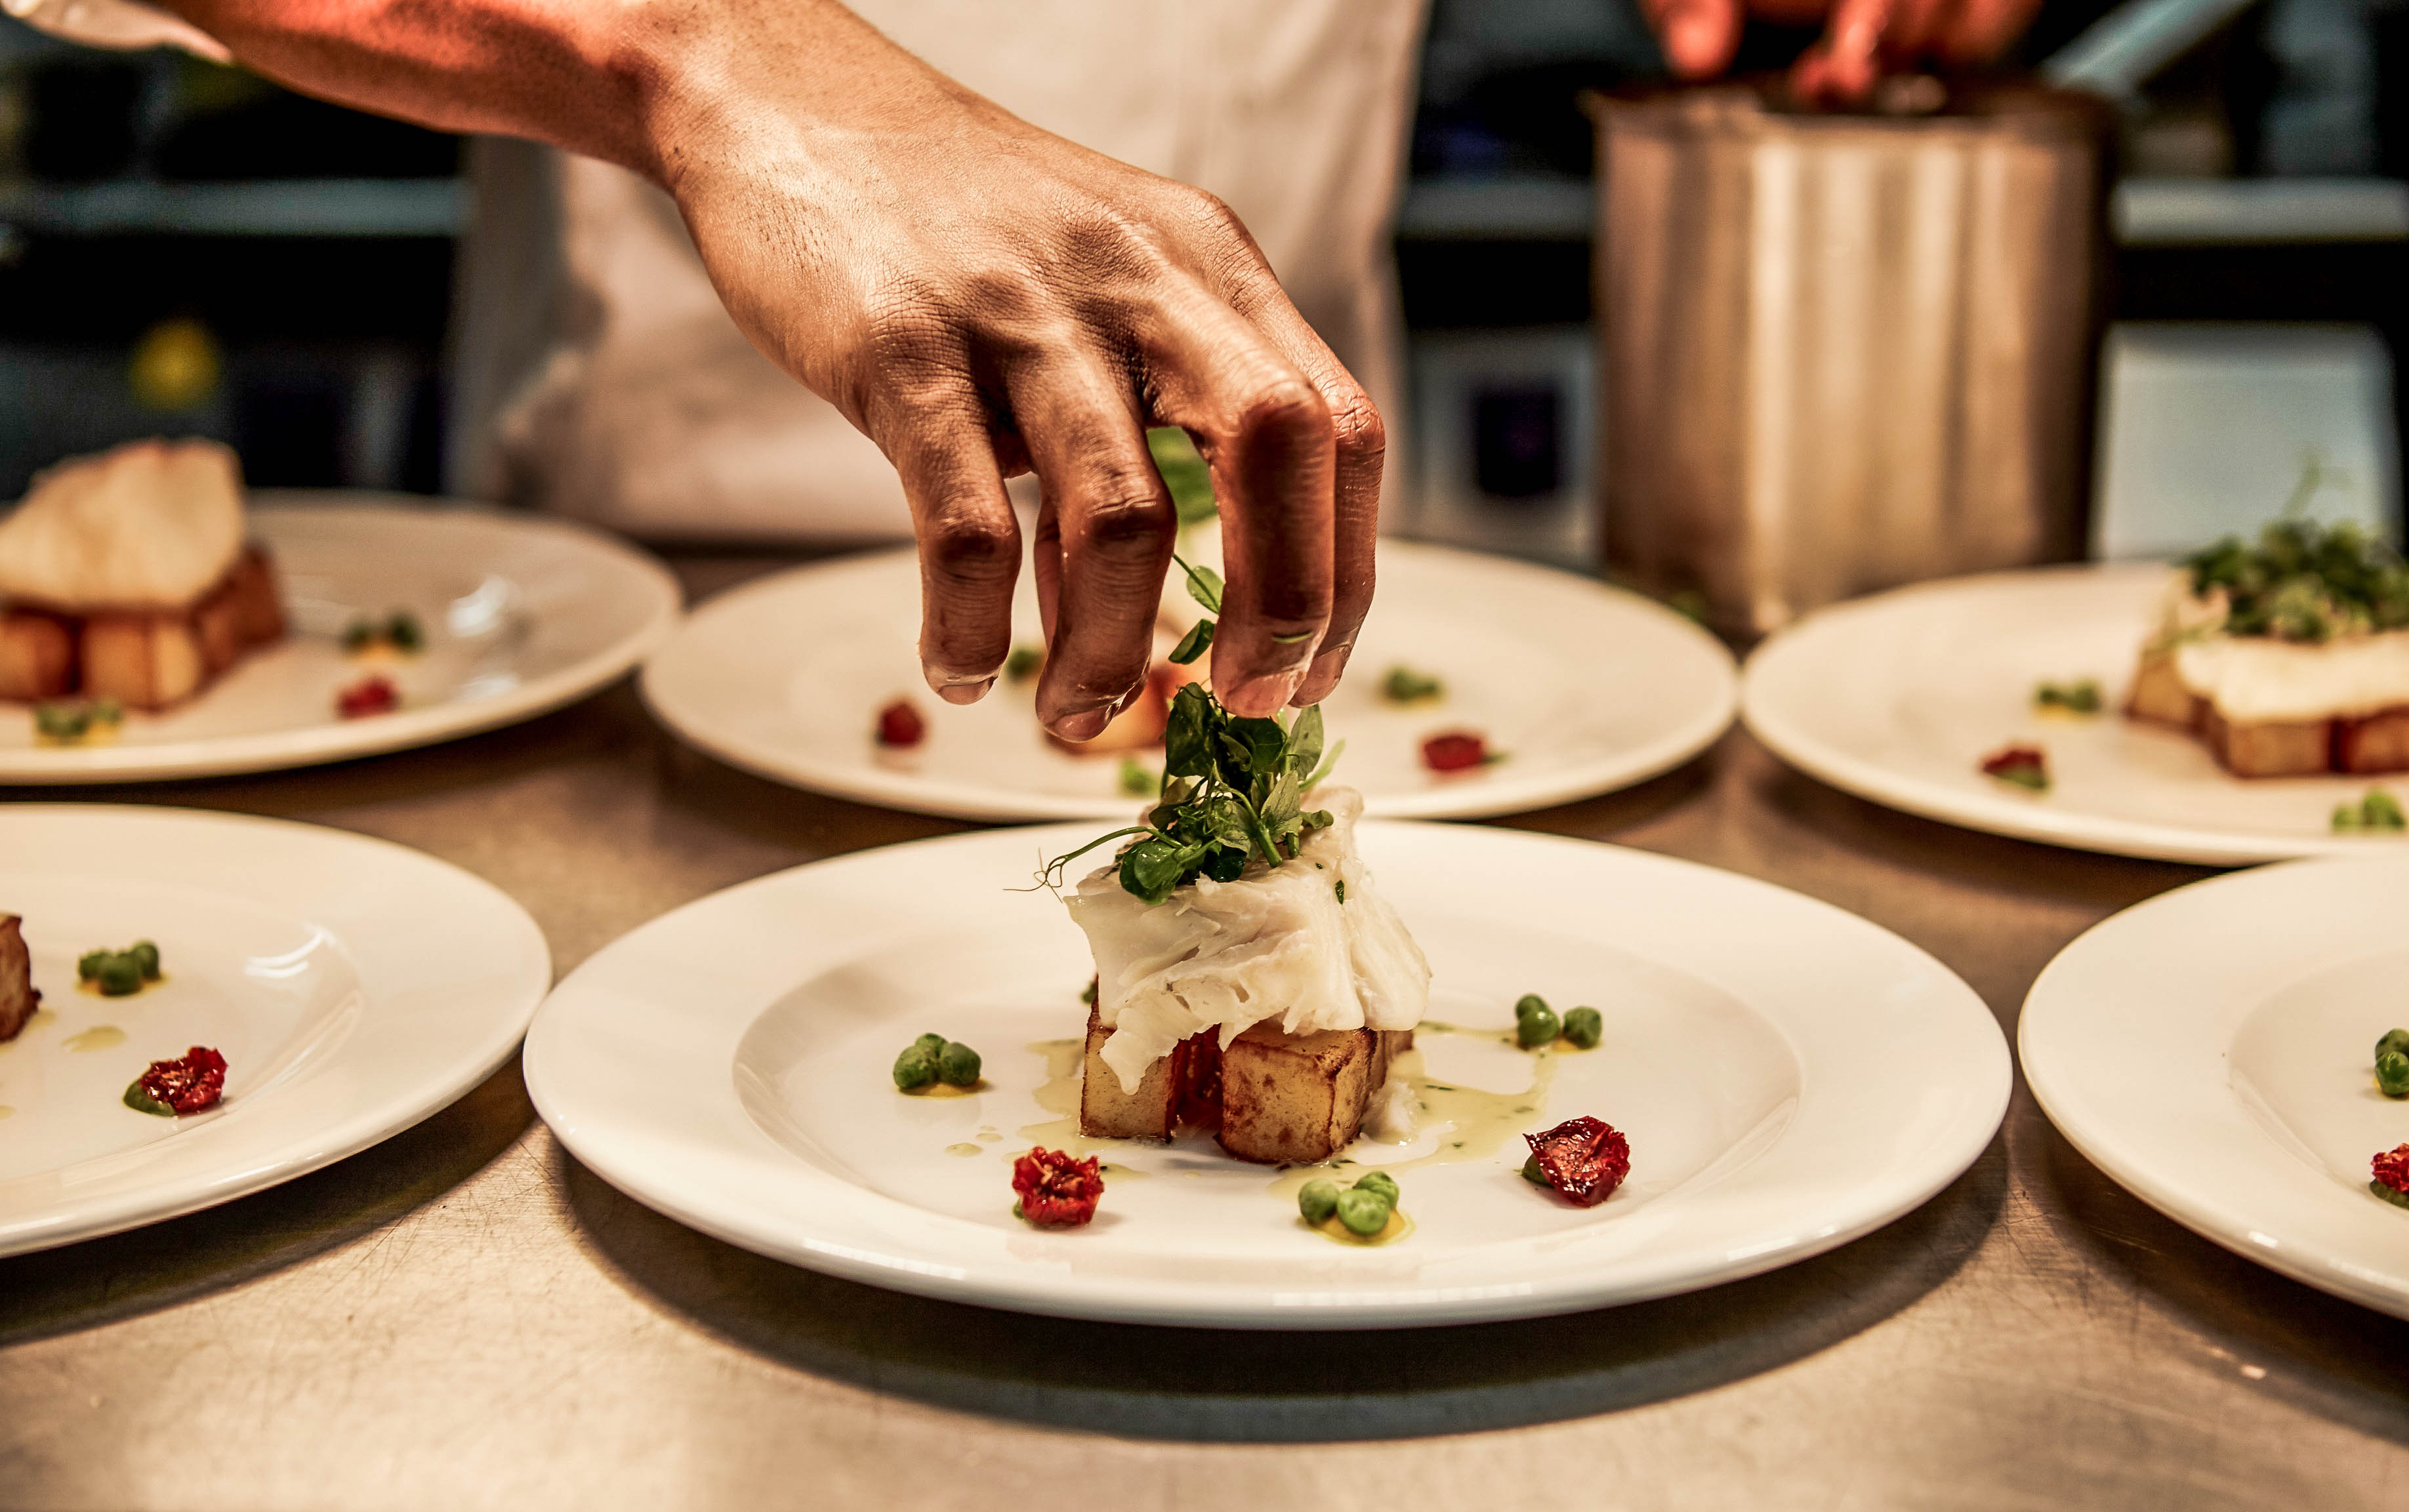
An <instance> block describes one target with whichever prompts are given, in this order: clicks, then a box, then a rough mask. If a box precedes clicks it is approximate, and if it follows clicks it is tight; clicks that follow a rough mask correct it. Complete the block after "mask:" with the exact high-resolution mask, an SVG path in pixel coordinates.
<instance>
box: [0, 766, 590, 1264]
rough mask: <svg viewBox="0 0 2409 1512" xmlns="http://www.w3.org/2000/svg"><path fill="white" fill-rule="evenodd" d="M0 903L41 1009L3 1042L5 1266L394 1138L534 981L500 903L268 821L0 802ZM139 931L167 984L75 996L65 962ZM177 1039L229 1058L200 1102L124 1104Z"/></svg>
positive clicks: (397, 861)
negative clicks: (218, 1097) (158, 1108)
mask: <svg viewBox="0 0 2409 1512" xmlns="http://www.w3.org/2000/svg"><path fill="white" fill-rule="evenodd" d="M0 911H6V912H9V913H14V914H22V915H23V916H24V920H25V925H24V929H25V939H26V943H28V944H29V945H31V946H32V947H33V956H34V985H35V986H37V987H39V988H40V989H41V991H42V994H43V1001H42V1009H41V1015H40V1016H38V1017H36V1020H35V1021H34V1022H33V1023H32V1024H30V1025H28V1026H27V1027H26V1029H25V1030H24V1031H23V1032H22V1033H21V1034H20V1035H19V1036H18V1037H17V1038H16V1039H15V1040H14V1041H12V1042H10V1043H9V1044H0V1108H5V1109H6V1110H7V1113H6V1115H5V1116H0V1255H13V1254H18V1253H21V1252H22V1251H25V1250H31V1249H46V1248H49V1247H50V1246H53V1245H63V1244H66V1243H69V1242H70V1241H73V1240H77V1239H89V1238H92V1237H93V1236H94V1235H96V1234H104V1233H114V1232H116V1231H119V1230H121V1229H130V1228H133V1227H136V1226H137V1225H138V1224H144V1223H151V1222H156V1221H157V1220H159V1219H161V1218H167V1217H175V1216H177V1215H179V1214H182V1213H190V1212H193V1211H195V1209H198V1208H204V1207H209V1206H212V1205H214V1204H216V1203H219V1202H227V1201H229V1200H231V1199H233V1198H237V1197H240V1196H242V1195H244V1194H245V1193H247V1192H253V1191H257V1190H259V1189H260V1188H264V1187H272V1186H274V1185H276V1184H277V1183H278V1182H281V1181H288V1180H291V1179H292V1178H293V1177H295V1176H297V1175H301V1174H304V1173H306V1172H310V1171H314V1170H316V1169H318V1168H319V1167H320V1166H323V1165H325V1164H327V1163H329V1162H330V1161H334V1160H339V1159H342V1158H343V1157H344V1156H346V1155H350V1154H352V1153H353V1152H354V1151H357V1150H361V1149H365V1148H367V1147H368V1145H373V1144H375V1143H376V1142H377V1141H379V1140H381V1139H383V1138H385V1137H387V1136H388V1135H391V1134H396V1133H398V1132H400V1131H401V1130H404V1129H407V1128H409V1127H410V1126H411V1124H414V1123H416V1122H417V1121H418V1120H419V1119H421V1118H424V1117H426V1116H427V1115H429V1114H431V1113H433V1112H435V1111H436V1110H437V1109H439V1108H441V1107H442V1106H444V1105H445V1104H446V1103H448V1102H452V1101H453V1100H454V1098H456V1097H458V1096H459V1095H460V1094H461V1093H463V1092H465V1091H467V1090H468V1089H469V1087H474V1086H476V1085H477V1083H478V1082H480V1081H482V1080H483V1079H484V1077H485V1076H487V1075H488V1074H490V1073H492V1071H493V1070H494V1068H495V1067H497V1066H498V1065H500V1064H501V1063H502V1062H503V1061H504V1060H506V1059H508V1058H509V1057H510V1055H511V1051H512V1047H513V1046H514V1045H516V1044H517V1043H518V1041H519V1036H520V1035H521V1033H522V1032H523V1031H524V1030H526V1028H527V1016H528V1015H530V1014H532V1013H533V1012H534V1011H535V1005H536V1003H537V1002H538V1001H541V999H542V997H543V990H544V987H545V986H546V985H547V984H549V983H550V981H551V979H552V958H551V955H550V953H549V952H548V951H547V950H546V949H545V947H544V942H543V935H542V934H541V931H539V930H538V929H536V926H535V921H534V920H532V919H530V918H528V917H527V913H526V911H525V910H523V909H521V908H520V907H519V906H518V904H516V903H514V902H512V900H510V899H509V898H508V897H507V896H505V895H504V894H503V893H502V892H501V891H500V890H499V889H498V888H496V887H494V886H491V885H490V884H488V883H484V882H481V881H479V880H478V879H477V878H475V877H472V876H470V875H469V873H467V872H465V871H460V870H459V869H458V868H456V867H452V866H447V865H445V864H443V863H442V862H440V861H437V860H434V859H432V858H431V857H426V856H421V855H420V854H418V853H417V852H416V851H412V850H407V849H405V848H403V847H402V846H399V845H395V844H390V843H388V842H384V841H379V840H368V839H365V838H363V837H360V836H357V835H347V834H343V833H341V832H339V831H338V830H332V829H319V828H313V827H311V826H308V825H298V824H291V823H286V822H284V821H281V820H272V819H253V818H245V817H240V816H236V815H230V814H195V813H191V812H188V811H184V810H179V809H151V808H113V807H104V806H98V805H82V804H47V803H45V804H9V805H7V806H5V807H0ZM145 938H147V939H150V940H152V941H155V942H157V943H158V945H159V949H160V954H161V957H162V960H163V963H164V965H165V966H166V980H165V981H164V982H162V983H161V984H159V985H158V986H153V987H151V988H149V989H148V990H145V991H143V992H141V993H139V994H137V995H136V996H134V997H130V998H102V997H99V996H97V995H94V994H93V993H89V992H85V991H82V990H79V988H78V987H77V986H76V958H77V957H78V956H79V955H80V954H82V953H83V952H85V951H87V950H93V949H96V948H103V947H107V948H112V949H116V948H123V946H125V945H128V944H130V943H133V942H134V941H136V940H137V939H145ZM111 1029H113V1030H119V1031H121V1034H122V1038H121V1037H120V1036H119V1035H111V1034H109V1033H108V1032H106V1030H111ZM195 1044H205V1045H209V1046H210V1047H211V1048H213V1049H215V1050H217V1051H218V1052H219V1053H220V1054H222V1055H224V1057H225V1058H226V1062H227V1073H226V1090H225V1101H224V1102H223V1103H222V1104H220V1105H219V1107H218V1108H216V1109H214V1110H212V1111H210V1112H208V1113H203V1114H198V1115H195V1116H191V1117H187V1118H158V1117H152V1116H149V1115H146V1114H140V1113H136V1112H134V1111H133V1110H131V1109H129V1108H127V1107H126V1106H125V1105H124V1104H123V1102H121V1101H120V1099H121V1097H122V1096H123V1093H124V1091H125V1087H126V1084H128V1083H129V1082H131V1081H133V1080H134V1078H135V1077H136V1076H137V1075H139V1074H141V1073H142V1070H143V1068H144V1067H145V1066H147V1065H149V1064H150V1063H151V1061H153V1060H158V1059H165V1058H170V1057H175V1056H180V1055H182V1054H183V1053H184V1052H185V1050H186V1049H187V1048H188V1047H190V1046H192V1045H195Z"/></svg>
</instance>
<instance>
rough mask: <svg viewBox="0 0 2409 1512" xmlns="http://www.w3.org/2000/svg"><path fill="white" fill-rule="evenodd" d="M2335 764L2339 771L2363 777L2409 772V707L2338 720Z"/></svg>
mask: <svg viewBox="0 0 2409 1512" xmlns="http://www.w3.org/2000/svg"><path fill="white" fill-rule="evenodd" d="M2333 764H2334V770H2336V771H2348V772H2356V773H2358V774H2359V775H2361V776H2372V775H2374V774H2375V773H2378V772H2387V771H2409V707H2403V708H2399V709H2387V710H2384V711H2383V712H2381V713H2373V714H2369V715H2367V716H2366V717H2364V718H2361V719H2337V720H2335V721H2334V733H2333Z"/></svg>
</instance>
